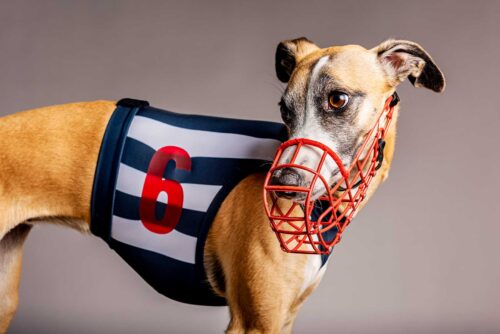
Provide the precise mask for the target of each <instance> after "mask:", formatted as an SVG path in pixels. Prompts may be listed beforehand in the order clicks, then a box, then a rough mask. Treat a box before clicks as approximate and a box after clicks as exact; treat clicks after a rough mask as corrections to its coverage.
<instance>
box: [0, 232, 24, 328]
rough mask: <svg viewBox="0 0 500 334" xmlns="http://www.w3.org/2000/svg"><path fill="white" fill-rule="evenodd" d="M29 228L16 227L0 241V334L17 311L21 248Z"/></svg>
mask: <svg viewBox="0 0 500 334" xmlns="http://www.w3.org/2000/svg"><path fill="white" fill-rule="evenodd" d="M30 229H31V226H30V225H27V224H20V225H17V226H16V227H15V228H13V229H12V230H10V231H9V232H8V233H7V234H6V235H5V236H4V237H3V238H2V239H1V240H0V301H1V302H0V333H6V332H7V328H8V326H9V323H10V321H11V320H12V318H13V316H14V313H15V312H16V309H17V304H18V300H19V280H20V277H21V267H22V247H23V243H24V240H25V239H26V237H27V235H28V232H29V231H30Z"/></svg>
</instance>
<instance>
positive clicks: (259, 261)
mask: <svg viewBox="0 0 500 334" xmlns="http://www.w3.org/2000/svg"><path fill="white" fill-rule="evenodd" d="M276 74H277V77H278V79H279V80H280V81H282V82H283V83H286V84H287V86H286V89H285V90H284V93H283V95H282V97H281V100H280V103H279V105H280V107H281V116H282V119H283V122H284V127H283V129H284V132H285V135H287V137H288V138H309V139H313V140H315V141H318V142H321V143H323V144H324V145H327V146H328V147H330V148H331V149H332V150H334V151H335V152H338V153H339V156H340V157H341V158H342V163H344V164H345V165H349V164H350V163H351V161H352V159H353V157H354V154H355V153H356V151H357V148H358V147H359V145H360V143H361V142H362V141H363V139H364V138H365V137H366V136H367V133H368V131H369V129H370V128H372V126H373V123H374V122H375V120H376V118H377V116H378V115H379V114H380V113H381V112H382V111H383V109H384V105H385V103H386V101H387V99H388V98H389V97H391V96H392V95H393V94H394V92H395V90H396V87H397V86H398V85H399V84H400V83H401V82H402V81H403V80H404V79H405V78H408V79H409V80H410V82H411V83H412V84H413V85H414V86H416V87H425V88H428V89H431V90H433V91H435V92H442V91H443V90H444V87H445V80H444V76H443V74H442V73H441V71H440V70H439V69H438V67H437V66H436V64H435V63H434V61H433V60H432V58H431V57H430V56H429V54H428V53H427V52H426V51H425V50H424V49H423V48H422V47H421V46H419V45H418V44H416V43H414V42H410V41H404V40H387V41H385V42H383V43H381V44H380V45H378V46H376V47H374V48H372V49H365V48H363V47H361V46H358V45H346V46H332V47H328V48H319V47H318V46H316V45H315V44H314V43H312V42H311V41H309V40H308V39H306V38H298V39H294V40H286V41H283V42H281V43H279V45H278V48H277V51H276ZM144 108H145V109H144ZM148 108H149V107H147V105H146V104H143V103H142V104H141V103H140V102H133V101H132V102H130V101H128V100H127V101H125V102H121V103H118V107H117V106H116V103H115V102H110V101H96V102H82V103H72V104H66V105H57V106H51V107H45V108H40V109H34V110H29V111H25V112H20V113H16V114H13V115H9V116H6V117H3V118H2V119H1V120H0V136H1V140H0V161H1V162H0V208H1V212H2V214H3V217H2V220H1V221H0V333H4V332H6V331H7V328H8V325H9V323H10V321H11V319H12V317H13V316H14V313H15V311H16V308H17V305H18V290H19V280H20V274H21V267H22V250H23V243H24V241H25V239H26V237H27V235H28V233H29V231H30V228H31V227H32V226H33V225H36V224H38V223H40V222H52V223H56V224H62V225H66V226H69V227H71V228H73V229H76V230H78V231H81V232H85V233H87V232H89V231H92V232H94V227H93V226H92V224H94V218H95V217H94V215H95V212H94V211H93V210H94V208H93V206H94V204H95V205H96V206H99V205H101V206H103V205H102V203H105V205H104V207H106V206H107V205H108V204H109V206H112V205H115V206H117V205H118V204H117V202H116V200H115V202H109V203H108V202H106V200H107V198H108V197H109V198H111V199H112V200H114V198H115V197H119V196H118V195H120V196H123V194H118V193H119V191H118V190H119V189H118V186H119V185H116V190H115V188H113V189H112V194H114V195H113V196H108V197H105V196H104V197H102V196H101V195H100V194H99V191H100V189H101V188H100V187H97V186H96V184H99V183H98V182H99V181H96V180H97V179H98V175H97V174H99V175H100V174H102V173H104V174H106V175H108V172H109V171H108V170H107V169H106V167H102V166H105V165H102V166H101V167H99V164H100V162H99V163H98V161H101V160H106V159H108V158H109V156H108V155H106V152H107V151H105V150H103V145H104V144H103V143H104V142H105V141H106V142H110V140H111V143H113V140H112V138H113V135H111V134H110V133H111V132H110V131H111V130H110V128H111V127H112V126H110V124H111V123H113V122H115V121H116V117H118V118H119V117H122V116H121V115H129V112H131V111H133V113H136V112H137V113H138V114H137V115H135V116H134V117H135V118H134V120H133V121H131V123H127V124H128V126H129V127H130V129H128V130H127V131H128V132H127V133H126V136H127V139H126V141H127V142H126V143H125V144H123V143H122V144H123V145H124V147H126V146H127V145H132V144H133V145H135V146H138V147H143V146H144V145H142V144H141V143H140V142H138V141H137V140H135V139H134V140H132V139H130V138H131V137H133V135H132V134H131V132H133V129H134V127H135V126H136V125H137V124H138V123H141V124H142V123H144V122H146V123H147V122H150V121H151V119H152V118H155V117H156V116H155V115H157V116H158V120H153V121H155V122H156V123H154V124H156V125H158V124H159V123H162V122H167V123H168V122H169V121H168V120H165V119H166V118H168V117H170V116H168V117H167V116H164V115H167V114H163V113H161V112H160V111H157V110H156V111H154V112H153V111H152V109H148ZM120 110H121V111H120ZM138 110H143V111H138ZM398 112H399V106H396V107H395V108H394V113H393V116H392V117H393V121H392V123H391V125H390V127H389V128H388V129H387V133H386V137H385V140H386V145H385V147H384V148H383V150H384V152H383V156H384V160H383V162H382V165H381V166H380V169H378V171H377V173H376V175H375V176H374V178H373V181H372V182H371V183H370V186H369V189H368V193H367V198H369V197H370V196H371V195H372V194H373V193H374V191H375V190H376V189H377V187H378V186H379V185H380V184H381V182H382V181H383V180H385V179H386V178H387V175H388V172H389V168H390V165H391V161H392V158H393V152H394V144H395V135H396V119H397V115H398ZM141 113H142V114H141ZM148 115H149V116H148ZM124 117H125V116H124ZM126 117H129V116H126ZM148 117H149V118H148ZM164 118H165V119H164ZM181 118H182V117H181ZM174 121H175V122H177V121H176V120H174ZM200 122H202V123H203V122H205V121H204V120H203V119H202V120H200ZM221 122H222V123H224V122H223V121H221ZM222 123H220V122H217V124H218V125H217V128H218V129H219V128H220V124H222ZM158 126H159V129H164V128H165V126H170V127H169V128H168V129H172V126H171V125H168V124H163V123H162V124H160V125H158ZM180 126H181V127H182V126H183V125H182V124H180ZM252 126H254V127H256V128H258V127H261V126H260V125H259V124H257V125H255V124H254V125H252ZM281 126H283V125H281ZM243 128H245V129H246V127H243ZM120 129H122V130H123V128H120ZM188 130H189V131H192V129H188ZM219 130H220V129H219ZM219 130H218V131H219ZM169 131H170V130H169ZM186 131H187V130H186ZM241 131H243V130H241ZM244 131H247V130H244ZM251 131H253V130H251ZM259 131H260V129H259ZM278 132H279V131H278ZM189 133H191V132H189ZM192 134H193V135H194V132H193V133H192ZM189 136H190V135H188V140H189V139H190V138H191V137H189ZM238 136H239V137H234V138H247V137H248V136H246V137H245V136H240V135H238ZM259 136H260V137H266V138H267V139H265V140H268V139H269V140H271V139H270V138H273V140H275V141H273V143H275V142H276V143H278V144H279V143H280V140H282V139H279V138H278V137H279V136H277V135H276V136H274V135H269V134H263V135H259ZM146 137H147V136H146ZM257 137H258V136H257ZM110 138H111V139H110ZM148 138H149V137H148ZM223 138H226V139H222V140H224V141H225V143H224V145H231V140H229V139H227V138H229V137H223ZM231 138H233V137H231ZM261 139H262V138H261ZM172 140H177V137H172ZM145 141H146V139H145ZM166 144H169V143H166ZM133 145H132V146H133ZM141 145H142V146H141ZM273 145H274V144H273ZM108 146H109V145H108ZM271 146H272V145H271ZM169 147H170V150H171V151H169V152H170V153H168V154H170V155H168V156H169V157H170V158H169V159H173V160H174V161H175V163H176V166H177V167H176V168H177V170H181V169H182V170H181V172H182V173H184V172H186V171H191V172H193V173H194V168H195V167H194V166H195V165H194V164H195V162H194V160H195V159H194V158H193V165H191V162H190V161H188V160H183V157H185V156H186V154H187V153H189V151H188V152H187V153H186V152H184V151H182V150H174V151H172V149H171V146H169ZM237 148H238V147H236V149H235V150H234V151H235V154H238V149H237ZM276 148H277V146H276V145H275V146H272V151H273V152H274V151H275V150H276ZM194 149H196V147H195V148H194ZM214 149H217V147H215V148H214ZM158 151H160V150H158ZM147 152H149V151H147ZM153 153H154V151H152V154H153ZM165 154H166V153H165ZM224 154H226V153H224ZM111 155H113V154H111ZM131 159H132V160H134V159H133V158H131ZM141 159H142V158H140V159H135V160H134V161H136V162H137V164H139V165H141V164H142V163H143V161H142V160H141ZM154 159H155V158H153V160H154ZM259 159H260V158H259ZM271 159H272V156H271ZM314 159H317V157H315V155H313V154H311V155H306V156H304V157H302V158H301V162H300V163H303V164H306V165H307V164H314V163H315V162H314V161H313V160H314ZM160 160H161V159H160ZM245 161H246V160H245ZM122 162H123V160H122ZM163 162H164V165H163V167H164V168H167V167H166V166H167V162H168V161H167V160H164V161H163ZM118 165H120V163H118ZM127 168H128V167H127ZM127 168H126V167H120V170H119V172H118V174H119V175H118V176H117V177H116V178H117V179H118V181H116V182H117V183H118V184H119V183H120V182H121V181H120V177H122V176H123V175H124V174H126V172H127V173H128V172H130V173H132V174H131V175H139V174H133V172H132V170H133V168H128V169H127ZM145 168H146V169H147V166H146V167H145ZM153 169H154V168H153ZM150 171H151V165H150V169H149V170H148V173H149V172H150ZM294 173H298V172H296V171H295V172H293V171H292V172H290V173H287V174H286V175H285V174H281V175H278V174H277V175H274V176H273V182H274V183H277V184H293V183H296V181H297V180H301V182H307V180H306V179H305V178H304V177H300V175H294ZM325 173H326V172H325ZM327 173H330V174H331V177H333V175H334V174H335V171H334V170H330V171H328V172H327ZM147 175H149V174H147ZM156 176H158V175H156ZM142 177H143V176H142ZM148 177H149V176H146V182H147V180H148ZM325 177H326V178H327V179H328V178H329V177H330V176H329V175H326V174H325ZM139 178H140V177H139ZM143 178H144V177H143ZM264 178H265V173H263V172H262V171H256V172H255V173H253V172H252V173H249V175H245V177H244V178H242V179H241V180H238V182H236V183H235V184H234V187H232V189H231V190H230V191H229V192H228V193H227V196H224V197H223V198H222V200H221V203H220V205H218V206H217V208H216V209H217V210H215V211H214V215H213V216H214V219H213V223H211V225H210V228H209V230H207V231H206V241H205V242H204V243H203V244H202V245H203V247H202V248H201V254H202V267H203V269H204V272H205V276H204V277H205V278H206V279H205V281H206V285H207V287H208V288H209V290H210V292H211V293H212V294H213V295H214V296H216V297H217V298H219V299H217V303H220V304H224V303H227V305H228V306H229V311H230V319H231V320H230V323H229V325H228V328H227V332H228V333H290V332H291V331H292V327H293V323H294V320H295V317H296V315H297V312H298V311H299V308H300V307H301V305H302V304H303V302H304V301H305V299H306V298H307V297H308V296H309V295H310V294H311V292H312V291H313V290H314V289H315V288H316V287H317V286H318V284H319V282H320V280H321V278H322V276H323V274H324V271H325V270H324V269H325V266H323V265H322V262H321V257H320V256H319V255H306V254H288V253H286V252H283V251H282V250H281V249H280V247H279V244H278V242H277V240H276V238H275V235H274V233H273V232H272V230H271V228H269V221H268V217H267V216H266V214H265V212H264V208H263V207H264V203H263V202H264V199H263V197H262V189H263V184H264ZM151 180H152V181H151V182H159V183H158V184H160V183H161V182H165V179H164V178H163V177H162V176H159V177H157V178H156V179H154V178H153V179H151ZM123 187H125V188H126V186H123ZM175 187H177V188H176V189H177V190H179V189H180V188H179V187H178V184H176V185H175ZM181 187H184V185H182V186H181ZM96 188H98V189H96ZM104 188H105V187H104ZM196 189H202V188H196ZM203 189H213V188H206V187H205V188H203ZM96 191H97V192H96ZM113 191H114V192H113ZM184 191H185V193H187V192H188V190H187V189H184ZM145 193H146V191H145V190H143V192H142V195H144V194H145ZM167 193H168V191H167ZM195 193H196V194H200V193H201V190H196V191H195ZM285 195H286V196H285V197H286V198H284V200H286V201H292V202H293V201H300V200H301V199H300V198H295V196H298V195H296V194H293V193H291V194H285ZM319 195H320V194H319ZM319 195H318V196H319ZM186 196H187V195H185V196H184V197H186ZM153 197H154V202H156V198H157V197H158V193H157V194H156V195H154V196H153ZM200 197H201V195H200ZM181 199H182V196H181ZM173 200H174V195H171V194H170V193H168V201H173ZM103 201H104V202H103ZM124 201H125V200H124ZM113 203H114V204H113ZM124 203H133V202H127V201H125V202H124ZM363 203H366V201H364V202H363ZM150 204H151V203H149V204H148V203H145V204H144V205H143V204H142V202H141V204H138V205H139V206H140V211H141V215H142V211H144V210H146V211H147V210H149V209H151V210H154V205H153V207H152V206H151V205H150ZM134 205H135V204H130V205H124V206H123V211H124V212H125V213H126V212H128V211H127V210H129V208H130V207H131V206H134ZM192 206H193V207H194V208H195V209H196V206H197V204H196V203H193V204H192ZM148 208H149V209H148ZM169 210H170V211H169ZM165 212H166V213H165V215H167V216H169V217H170V218H172V217H177V218H178V217H179V216H180V215H183V214H184V213H185V212H184V211H182V212H180V211H179V210H177V211H176V210H175V208H170V209H169V208H168V206H167V209H166V211H165ZM97 214H98V213H97ZM152 216H153V218H151V219H152V220H153V224H152V225H151V224H150V225H148V224H146V223H145V222H144V221H143V223H144V226H145V227H146V228H144V226H143V225H141V224H140V222H139V223H138V225H133V224H132V223H130V225H127V224H128V223H129V222H130V220H129V221H127V220H126V219H122V220H120V221H115V220H113V223H112V224H113V225H112V227H110V228H107V227H106V228H103V229H100V228H99V227H96V230H107V231H108V232H109V230H110V229H111V232H110V233H111V237H109V238H108V239H107V240H108V242H110V245H112V247H113V248H115V249H122V248H123V249H125V252H128V251H129V248H126V247H130V248H131V249H135V250H137V248H138V245H137V244H133V243H129V244H128V245H124V244H123V242H121V241H120V240H122V239H120V238H130V239H131V240H135V241H134V242H136V241H137V240H138V239H137V238H138V237H139V236H140V235H142V233H149V232H150V234H154V235H155V236H154V237H155V238H160V239H155V242H156V241H158V240H160V241H158V244H157V245H159V246H158V248H155V249H154V252H152V253H155V252H156V253H158V252H162V251H163V250H164V247H163V245H162V244H161V237H162V236H169V235H172V234H173V233H174V232H173V231H172V228H165V226H163V227H161V226H160V227H158V226H156V225H154V221H155V219H158V218H157V217H156V216H155V214H152ZM191 216H192V217H194V216H195V215H194V214H193V215H191ZM141 217H142V216H141ZM155 217H156V218H155ZM110 219H114V216H113V218H110ZM118 223H120V224H124V226H127V227H126V228H128V226H134V228H133V229H130V230H126V231H125V232H124V234H120V233H121V231H122V230H120V229H119V228H118V227H117V226H118V225H117V224H118ZM120 226H122V225H120ZM155 226H156V227H155ZM148 231H149V232H148ZM99 233H100V232H99ZM99 233H94V234H99ZM175 233H177V232H175ZM186 233H187V232H186ZM104 234H105V233H104ZM104 234H101V236H103V235H104ZM108 234H109V233H108ZM108 234H106V236H107V235H108ZM178 234H179V235H180V234H182V233H181V232H178ZM109 240H112V241H109ZM117 240H118V241H117ZM172 240H173V241H172V242H173V243H175V242H176V239H175V238H174V237H172ZM182 240H184V241H182V242H179V243H178V245H177V246H176V247H181V248H182V247H184V246H185V245H186V244H187V243H189V242H190V240H193V239H192V238H191V239H189V238H184V239H182ZM122 241H123V240H122ZM111 242H113V244H111ZM137 242H139V241H137ZM131 245H132V246H131ZM124 247H125V248H124ZM155 247H156V246H155ZM139 248H140V247H139ZM198 248H199V247H198ZM137 252H139V253H140V254H141V256H139V257H136V255H130V256H129V255H121V256H122V257H124V258H125V259H126V260H127V261H128V260H130V261H133V262H134V263H135V265H139V266H140V265H142V263H141V261H143V262H147V261H149V260H147V259H146V257H142V254H144V253H141V252H142V251H141V250H137ZM168 252H171V253H168V254H170V255H172V257H176V256H178V258H179V261H177V262H176V263H181V262H182V263H185V262H189V261H190V259H191V257H187V256H185V257H184V255H182V254H177V253H175V252H176V249H174V250H168ZM156 253H155V254H156ZM127 254H128V253H127ZM168 254H167V255H168ZM152 256H158V255H157V254H156V255H152ZM162 256H163V255H162ZM193 256H194V255H193ZM167 257H168V256H167ZM183 261H184V262H183ZM179 266H180V265H179ZM156 267H161V266H156ZM175 268H177V267H175ZM141 275H142V274H141ZM148 275H149V274H147V275H146V274H144V275H143V277H145V279H146V280H147V281H148V282H150V283H151V282H152V281H154V280H155V278H151V276H148ZM161 279H162V277H160V278H159V280H160V281H161ZM157 289H158V290H161V288H157ZM186 291H189V290H186ZM193 291H194V290H193ZM174 299H182V295H180V296H176V298H174Z"/></svg>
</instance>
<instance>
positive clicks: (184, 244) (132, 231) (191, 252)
mask: <svg viewBox="0 0 500 334" xmlns="http://www.w3.org/2000/svg"><path fill="white" fill-rule="evenodd" d="M111 237H112V238H113V239H115V240H118V241H121V242H124V243H126V244H128V245H131V246H134V247H138V248H142V249H146V250H149V251H152V252H155V253H158V254H163V255H166V256H168V257H170V258H172V259H175V260H179V261H182V262H187V263H193V264H194V263H195V254H196V241H197V239H196V238H195V237H192V236H189V235H187V234H184V233H181V232H179V231H177V230H172V232H170V233H167V234H157V233H153V232H151V231H149V230H148V229H146V228H145V227H144V225H143V224H142V223H141V222H140V221H139V220H129V219H125V218H121V217H117V216H113V222H112V227H111Z"/></svg>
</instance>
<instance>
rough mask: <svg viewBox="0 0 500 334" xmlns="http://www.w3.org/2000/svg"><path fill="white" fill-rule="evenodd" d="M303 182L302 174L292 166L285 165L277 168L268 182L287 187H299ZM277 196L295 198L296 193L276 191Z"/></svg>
mask: <svg viewBox="0 0 500 334" xmlns="http://www.w3.org/2000/svg"><path fill="white" fill-rule="evenodd" d="M303 182H304V177H303V176H302V174H301V173H300V172H299V171H297V170H296V169H294V168H291V167H286V168H283V169H278V170H277V171H275V172H274V173H273V175H272V176H271V182H270V184H271V185H273V186H288V187H300V186H301V185H302V184H303ZM275 193H276V195H277V196H279V197H286V198H290V199H291V198H295V197H297V195H298V193H297V192H296V191H276V192H275Z"/></svg>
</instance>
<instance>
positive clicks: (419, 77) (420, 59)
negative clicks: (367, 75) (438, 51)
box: [372, 40, 445, 93]
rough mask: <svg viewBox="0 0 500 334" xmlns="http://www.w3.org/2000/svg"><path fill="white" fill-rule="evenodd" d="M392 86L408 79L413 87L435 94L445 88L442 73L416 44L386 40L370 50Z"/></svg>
mask: <svg viewBox="0 0 500 334" xmlns="http://www.w3.org/2000/svg"><path fill="white" fill-rule="evenodd" d="M372 50H373V51H374V52H375V53H376V54H377V57H378V58H379V61H380V63H381V64H382V66H383V67H384V70H385V71H386V73H387V74H388V75H389V77H390V78H392V80H394V82H393V83H392V84H393V85H394V86H395V85H397V84H399V83H400V82H401V81H403V80H404V79H405V78H408V79H409V80H410V82H411V83H412V84H413V86H415V87H425V88H428V89H431V90H433V91H435V92H438V93H440V92H442V91H444V88H445V79H444V76H443V73H442V72H441V71H440V70H439V68H438V67H437V66H436V64H435V63H434V61H433V60H432V58H431V56H429V54H428V53H427V52H426V51H425V50H424V49H423V48H422V47H421V46H420V45H418V44H417V43H414V42H410V41H401V40H387V41H385V42H383V43H381V44H380V45H378V46H376V47H375V48H373V49H372Z"/></svg>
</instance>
